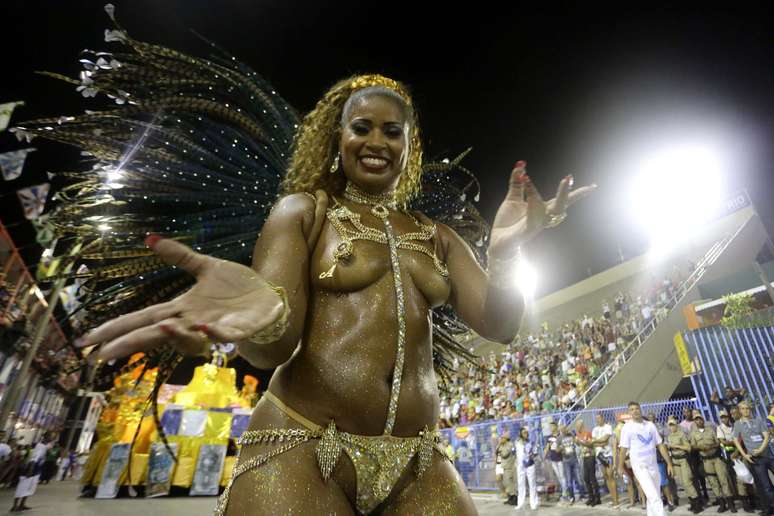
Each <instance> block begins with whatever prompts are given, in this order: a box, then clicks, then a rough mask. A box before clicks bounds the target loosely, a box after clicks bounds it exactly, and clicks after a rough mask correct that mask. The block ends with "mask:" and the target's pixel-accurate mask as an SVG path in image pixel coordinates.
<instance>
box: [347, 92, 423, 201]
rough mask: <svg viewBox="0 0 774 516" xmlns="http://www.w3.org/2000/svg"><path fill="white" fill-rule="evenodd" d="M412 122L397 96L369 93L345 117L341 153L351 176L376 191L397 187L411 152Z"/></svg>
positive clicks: (358, 183)
mask: <svg viewBox="0 0 774 516" xmlns="http://www.w3.org/2000/svg"><path fill="white" fill-rule="evenodd" d="M408 131H409V124H408V121H407V116H406V113H405V109H404V107H403V106H401V105H400V103H399V101H398V100H397V99H393V98H389V97H386V96H384V95H378V94H373V95H368V96H365V97H362V98H360V99H358V100H356V101H355V102H354V103H353V105H352V107H351V109H349V110H347V111H345V116H344V119H343V120H342V128H341V138H340V140H339V152H340V153H341V166H342V168H343V169H344V174H345V175H346V177H347V179H348V180H349V181H351V182H352V183H354V184H355V185H356V186H358V187H359V188H360V189H361V190H364V191H366V192H368V193H372V194H380V193H387V192H390V191H393V190H395V187H396V186H397V185H398V181H399V180H400V176H401V173H402V171H403V166H404V163H405V159H406V157H405V155H406V153H408Z"/></svg>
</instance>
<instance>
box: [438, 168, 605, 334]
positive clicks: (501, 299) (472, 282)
mask: <svg viewBox="0 0 774 516" xmlns="http://www.w3.org/2000/svg"><path fill="white" fill-rule="evenodd" d="M525 167H526V163H524V162H519V163H517V165H516V167H515V168H514V169H513V172H512V173H511V177H510V181H509V185H508V193H507V194H506V196H505V200H503V202H502V204H501V205H500V208H499V209H498V210H497V214H496V215H495V220H494V223H493V224H492V234H491V237H490V245H489V249H488V255H489V271H488V272H485V271H484V270H483V269H482V268H481V267H480V266H479V265H478V263H477V262H476V260H475V258H474V256H473V253H472V251H471V250H470V248H468V246H467V245H466V244H465V242H464V241H463V240H462V239H461V238H460V237H459V235H457V234H456V233H455V232H454V231H452V230H451V229H450V228H448V227H446V226H443V225H439V227H440V235H441V239H442V241H443V244H444V248H445V251H446V262H447V266H448V268H449V277H450V280H451V286H452V291H451V296H450V299H449V304H451V306H452V308H454V310H455V311H456V312H457V313H458V314H459V315H460V316H461V317H462V319H463V320H464V321H465V322H466V323H467V324H468V325H469V326H470V327H471V328H472V329H473V330H474V331H475V332H476V333H478V334H479V335H481V336H482V337H484V338H486V339H489V340H494V341H497V342H502V343H507V342H510V341H512V340H513V338H514V337H515V336H516V333H517V331H518V329H519V327H520V326H521V321H522V317H523V314H524V308H525V300H524V294H523V292H522V291H521V290H520V287H522V285H519V284H518V282H517V268H518V259H519V252H520V246H521V245H523V244H525V243H526V242H527V241H529V240H530V239H531V238H533V237H534V236H535V235H537V234H538V233H539V232H540V231H542V230H543V229H544V228H545V227H547V226H548V225H549V224H551V221H561V220H562V219H563V218H564V216H565V214H566V210H567V207H568V206H569V205H570V204H572V203H573V202H575V201H577V200H579V199H581V198H582V197H585V196H586V195H588V194H590V193H591V192H592V191H593V190H594V188H596V186H595V185H592V186H587V187H583V188H579V189H577V190H574V191H570V190H571V188H572V177H571V176H567V177H565V178H564V179H563V180H562V181H561V182H560V184H559V190H558V192H557V195H556V197H555V198H554V199H551V200H550V201H547V202H546V201H543V199H542V197H541V196H540V193H539V192H538V191H537V189H536V188H535V186H534V185H533V184H532V182H531V180H530V179H529V177H528V176H527V175H526V169H525Z"/></svg>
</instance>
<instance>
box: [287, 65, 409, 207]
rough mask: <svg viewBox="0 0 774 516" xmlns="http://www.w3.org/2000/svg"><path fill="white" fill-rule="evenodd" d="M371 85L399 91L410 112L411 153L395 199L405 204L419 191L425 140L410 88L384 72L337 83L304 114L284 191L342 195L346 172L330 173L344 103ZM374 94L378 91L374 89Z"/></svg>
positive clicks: (288, 192)
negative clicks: (383, 74)
mask: <svg viewBox="0 0 774 516" xmlns="http://www.w3.org/2000/svg"><path fill="white" fill-rule="evenodd" d="M372 87H386V88H388V89H390V90H392V91H394V92H395V93H397V94H398V96H399V97H400V99H402V100H403V102H405V104H406V105H405V107H406V108H407V111H408V112H409V118H410V120H409V125H410V129H409V131H410V132H409V137H408V146H409V154H408V159H407V160H406V167H405V169H404V170H403V173H402V174H401V176H400V180H399V181H398V186H397V188H396V190H395V199H396V201H397V202H398V204H399V205H401V206H403V207H405V206H406V205H407V204H408V203H409V201H411V199H412V198H413V197H415V196H416V195H417V194H418V193H419V190H420V186H421V176H422V143H421V141H420V139H419V124H418V121H417V115H416V111H415V110H414V109H413V106H412V102H411V97H410V96H409V94H408V90H407V88H406V87H405V86H404V85H403V84H401V83H399V82H397V81H394V80H392V79H389V78H387V77H383V76H381V75H357V76H353V77H349V78H347V79H344V80H341V81H339V82H337V83H336V84H334V85H333V87H332V88H331V89H329V90H328V91H327V92H326V93H325V95H324V96H323V98H322V99H320V101H319V102H318V103H317V105H316V106H315V108H314V109H313V110H312V111H311V112H309V113H308V114H307V115H306V116H305V117H304V119H303V121H302V122H301V125H300V127H299V128H298V131H297V132H296V135H295V138H294V139H293V155H292V156H291V158H290V167H289V168H288V173H287V174H286V176H285V179H284V181H283V183H282V192H283V193H285V194H290V193H297V192H310V193H314V192H315V191H316V190H325V191H326V192H327V193H329V194H339V193H341V192H342V191H343V190H344V186H345V185H346V178H345V177H344V174H331V173H330V168H331V165H332V163H333V159H334V157H335V156H336V153H337V151H338V140H337V137H338V135H339V127H340V124H341V120H342V114H343V112H344V106H345V104H346V103H347V100H348V99H349V98H350V96H351V95H352V94H353V93H354V92H356V91H358V90H361V89H364V88H372ZM374 94H375V95H378V94H379V93H378V92H376V91H375V92H374Z"/></svg>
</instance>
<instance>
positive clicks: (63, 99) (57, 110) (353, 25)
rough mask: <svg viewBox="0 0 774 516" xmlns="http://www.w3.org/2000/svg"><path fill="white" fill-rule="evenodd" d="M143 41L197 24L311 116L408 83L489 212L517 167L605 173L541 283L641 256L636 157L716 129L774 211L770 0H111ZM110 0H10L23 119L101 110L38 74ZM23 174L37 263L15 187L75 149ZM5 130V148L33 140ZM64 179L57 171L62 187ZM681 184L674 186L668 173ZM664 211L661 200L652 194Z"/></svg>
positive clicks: (70, 49) (9, 51)
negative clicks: (356, 86) (580, 0)
mask: <svg viewBox="0 0 774 516" xmlns="http://www.w3.org/2000/svg"><path fill="white" fill-rule="evenodd" d="M114 3H115V5H116V13H117V17H118V20H119V22H120V23H121V24H122V25H123V26H124V27H125V28H126V29H127V30H128V31H129V33H130V34H131V35H132V36H133V37H135V38H136V39H140V40H146V41H151V42H155V43H160V44H163V45H167V46H170V47H173V48H175V49H178V50H182V51H185V52H189V53H194V54H195V53H201V52H206V49H205V46H204V44H203V43H201V42H200V41H199V40H198V39H197V37H196V36H195V35H194V34H192V33H191V32H190V31H189V29H194V30H196V31H197V32H199V33H200V34H202V35H204V36H206V37H207V38H209V39H212V40H213V41H215V42H217V43H219V44H220V45H221V46H222V47H224V48H226V49H227V50H229V51H230V52H231V53H233V54H234V55H236V56H237V57H238V58H240V59H241V60H243V61H244V62H246V63H247V64H249V65H250V66H252V67H253V68H254V69H255V70H257V71H258V72H259V73H260V74H262V75H264V76H265V77H267V78H268V79H269V80H270V81H271V82H272V83H273V84H274V85H275V87H276V88H277V90H278V91H279V92H280V93H281V94H283V95H284V96H285V98H286V99H287V100H288V101H290V103H291V104H293V105H294V106H296V107H297V108H298V109H299V110H301V111H307V110H309V109H310V108H311V107H312V106H313V105H314V103H315V102H316V101H317V99H318V98H319V97H320V96H321V95H322V93H323V92H324V91H325V90H326V88H327V87H328V86H330V85H331V84H332V83H333V82H335V81H336V80H337V79H340V78H342V77H344V76H346V75H349V74H352V73H356V72H379V73H383V74H386V75H389V76H391V77H393V78H396V79H399V80H401V81H404V82H406V83H408V84H409V85H410V86H411V88H412V90H413V93H414V96H415V101H416V104H417V105H418V107H419V110H420V117H421V123H422V129H423V133H424V139H425V145H426V149H427V155H428V156H429V157H435V156H446V155H455V154H457V153H459V152H461V151H463V150H464V149H465V148H467V147H469V146H472V147H473V148H474V150H473V152H472V153H471V154H470V156H469V157H468V158H467V161H466V164H467V166H468V167H469V168H471V169H472V170H473V171H474V172H476V174H477V175H478V177H479V179H480V180H481V182H482V184H483V194H482V197H481V202H480V210H481V211H482V213H483V214H484V215H485V217H487V218H488V219H489V220H491V218H492V217H493V215H494V212H495V210H496V208H497V205H498V203H499V202H500V200H501V199H502V197H503V195H504V190H505V188H506V186H507V178H508V174H509V171H510V169H511V166H512V165H513V163H514V162H515V161H516V160H518V159H525V160H527V161H528V163H529V173H530V175H531V176H532V178H533V180H534V182H535V183H536V184H537V186H538V188H539V189H540V190H541V191H542V192H543V194H544V196H552V195H553V193H554V190H555V188H556V185H557V183H558V181H559V179H560V178H561V177H563V176H564V175H566V174H568V173H572V174H574V176H575V180H576V185H578V186H580V185H583V184H588V183H592V182H595V183H598V184H599V189H598V191H597V192H596V193H595V194H594V196H593V197H592V198H589V199H587V200H586V201H584V202H583V203H582V204H579V205H577V206H575V207H573V208H572V209H571V211H570V217H569V218H568V220H567V222H566V223H564V224H563V225H562V226H560V227H559V228H558V229H556V230H551V231H548V232H545V233H544V234H543V235H541V236H540V237H539V238H538V239H537V240H536V241H535V242H533V243H532V244H530V246H529V248H528V252H529V256H530V257H531V259H532V261H533V262H534V263H535V265H536V267H537V269H538V271H539V274H540V280H539V281H540V282H539V287H538V295H541V294H545V293H548V292H551V291H554V290H557V289H559V288H561V287H564V286H567V285H569V284H572V283H575V282H577V281H578V280H580V279H583V278H585V277H587V276H588V275H589V274H590V273H596V272H599V271H601V270H604V269H606V268H608V267H610V266H611V265H613V264H615V263H616V262H617V261H618V259H619V247H620V251H621V252H622V253H623V255H624V257H625V258H627V259H628V258H631V257H632V256H634V255H637V254H640V253H642V252H644V251H645V249H646V245H647V240H646V237H645V235H644V233H643V232H642V230H641V227H640V226H639V225H638V224H637V223H636V221H635V220H634V219H633V217H632V215H631V213H630V210H628V207H629V205H630V203H631V195H632V193H631V184H632V180H633V177H634V173H635V169H636V166H635V164H636V162H637V161H638V160H640V159H642V158H643V157H644V156H647V155H648V154H649V153H651V152H657V150H658V148H659V147H663V146H664V145H666V144H669V143H674V142H679V141H680V139H681V138H687V139H690V140H692V141H695V140H697V139H698V140H703V139H706V141H707V142H708V144H709V145H712V146H714V147H715V148H716V150H717V152H718V153H719V155H722V156H724V159H723V163H724V170H723V173H724V181H725V189H726V191H727V192H728V193H731V192H734V191H736V190H738V189H740V188H746V189H748V190H749V192H750V194H751V196H752V198H753V201H754V202H755V203H756V206H757V208H758V210H759V212H760V213H761V215H762V217H763V219H764V221H765V222H766V224H767V225H768V226H769V227H771V226H772V224H774V208H773V207H772V206H771V203H770V202H769V199H770V197H771V194H772V192H774V179H772V172H773V170H772V168H774V167H772V162H774V150H772V146H771V142H772V137H774V116H773V115H774V103H772V102H771V96H772V93H771V92H772V91H774V66H773V65H774V63H772V51H774V40H773V39H772V30H771V27H772V18H771V17H769V16H768V15H767V14H766V13H765V10H764V7H763V6H764V5H765V4H760V6H758V5H757V4H749V3H748V4H744V5H742V4H740V6H739V7H738V8H737V9H727V10H712V9H711V8H709V7H708V6H707V5H706V4H704V5H700V4H697V5H696V7H686V6H683V7H681V8H679V9H677V10H675V9H673V8H669V9H667V8H662V7H658V6H655V5H654V6H652V7H651V8H650V9H647V10H634V9H619V10H610V9H605V10H603V9H589V8H587V7H586V8H584V9H582V10H581V9H578V10H569V9H568V10H554V11H552V10H547V9H535V8H532V7H530V8H525V7H520V6H518V5H512V6H510V7H506V6H505V5H500V4H496V3H486V2H476V3H465V2H463V3H461V4H459V5H460V6H459V7H453V6H452V3H451V2H449V3H446V4H434V5H430V4H422V3H421V2H412V3H405V2H380V3H367V2H335V3H331V6H330V7H325V6H323V5H322V4H323V3H322V2H298V1H278V0H262V1H247V0H240V1H237V0H228V1H218V2H213V1H209V2H205V1H204V0H185V1H184V0H165V1H159V0H133V1H131V2H129V1H120V0H119V1H116V2H114ZM102 6H103V2H98V1H84V0H82V1H67V2H54V1H53V0H52V1H50V2H35V1H24V2H22V1H10V2H9V1H8V0H6V1H4V2H3V6H2V8H0V9H1V12H2V16H1V17H2V19H3V20H4V22H3V25H2V29H0V42H1V43H2V49H3V53H2V56H3V68H2V70H3V71H2V80H0V102H9V101H13V100H24V101H25V102H26V106H25V107H22V108H18V109H17V111H16V112H15V114H14V118H13V121H14V122H17V123H18V122H20V121H23V120H25V119H29V118H35V117H40V116H52V115H60V114H71V113H78V112H81V111H83V110H84V109H87V108H91V109H96V108H97V107H98V106H100V105H101V102H102V101H101V100H97V101H95V100H94V99H88V100H87V99H83V98H82V97H81V96H80V95H79V94H78V93H76V92H75V91H74V86H72V85H69V84H66V83H61V82H58V81H55V80H53V79H49V78H46V77H42V76H38V75H35V74H34V73H33V72H34V70H50V71H57V72H61V73H64V74H66V75H69V76H73V77H74V76H77V74H78V72H79V71H80V69H81V67H80V66H79V64H78V52H79V51H80V50H81V49H83V48H92V49H102V50H106V49H107V50H109V49H111V48H113V49H117V45H116V44H114V43H112V44H107V43H104V41H103V32H104V29H105V28H110V27H111V26H110V22H109V20H108V18H107V16H106V15H105V14H104V12H103V10H102ZM34 145H35V146H37V147H38V148H39V151H38V152H36V153H33V154H30V155H29V156H28V161H27V166H26V167H25V172H24V174H23V175H22V176H21V177H20V178H19V179H17V180H15V181H13V182H2V183H0V187H1V188H2V192H0V195H2V196H1V197H0V218H1V219H2V221H3V223H4V224H6V225H7V226H10V229H11V231H12V234H13V236H14V238H15V240H16V243H17V245H19V246H20V247H21V248H22V250H23V253H24V257H25V261H27V263H29V264H34V263H36V262H37V261H38V259H39V254H40V248H39V247H37V246H36V245H35V244H34V232H33V231H32V228H31V226H30V225H29V223H27V222H25V221H24V218H23V215H22V211H21V208H20V207H19V203H18V200H17V199H16V196H15V194H14V191H15V190H17V189H19V188H21V187H24V186H27V185H32V184H37V183H40V182H43V181H45V180H46V176H45V171H46V170H62V169H72V168H77V167H78V155H77V153H76V152H73V151H70V150H67V149H64V148H62V147H61V146H58V145H54V144H46V143H45V142H37V141H36V142H35V143H34ZM24 146H25V145H24V144H21V143H18V142H16V140H15V138H14V137H13V136H12V135H11V134H9V133H7V132H6V133H0V152H3V151H8V150H13V149H16V148H22V147H24ZM54 187H56V184H55V185H54ZM664 188H668V185H664ZM652 203H653V209H654V210H658V209H663V206H662V205H660V203H659V199H658V198H654V199H652Z"/></svg>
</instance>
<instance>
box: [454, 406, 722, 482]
mask: <svg viewBox="0 0 774 516" xmlns="http://www.w3.org/2000/svg"><path fill="white" fill-rule="evenodd" d="M685 407H690V408H692V409H693V408H699V409H701V410H702V411H703V412H704V413H705V417H707V415H708V414H709V412H708V410H707V408H706V407H700V406H699V405H698V401H697V400H696V399H695V398H694V399H685V400H672V401H660V402H653V403H642V406H641V408H642V414H643V417H647V416H648V415H649V414H651V413H652V414H653V415H654V416H655V420H656V424H657V425H659V426H661V427H663V426H664V425H666V421H667V418H668V417H669V416H675V417H676V418H677V419H678V420H682V413H683V409H685ZM626 411H627V407H625V406H618V407H606V408H597V409H586V410H577V411H574V412H554V413H551V414H541V415H535V416H527V417H524V418H520V419H504V420H495V421H486V422H484V423H476V424H472V425H467V426H457V427H454V428H444V429H442V430H441V435H442V436H443V438H444V440H445V441H446V442H447V443H448V444H450V445H451V447H452V449H453V452H454V453H453V455H454V457H453V460H454V465H455V467H456V468H457V470H458V471H459V473H460V475H461V476H462V479H463V481H464V482H465V485H467V486H468V488H470V489H476V490H484V491H494V490H497V489H498V485H497V481H496V476H495V465H496V462H497V453H496V451H497V441H498V440H499V438H500V436H501V435H502V434H503V433H504V432H505V431H508V432H509V433H510V435H511V438H512V440H515V439H516V437H517V436H518V435H519V434H518V432H519V430H520V429H521V428H523V427H526V428H527V429H529V432H530V441H531V442H532V443H534V444H536V445H537V448H538V450H539V451H538V453H537V457H536V459H535V462H536V477H537V482H536V483H537V485H538V490H540V491H545V490H547V489H549V487H550V486H553V487H556V485H557V482H556V479H555V478H554V477H553V473H552V472H551V471H550V470H551V468H550V467H544V461H543V447H544V445H545V442H546V438H547V436H548V433H549V431H550V430H549V427H548V423H549V422H551V421H557V422H560V423H564V424H567V422H570V421H575V420H582V421H583V422H584V424H585V426H586V428H587V429H588V430H591V429H592V428H593V427H594V426H596V421H595V420H596V415H597V414H602V417H603V418H604V419H605V422H606V423H610V424H611V425H613V427H615V424H616V420H617V416H618V415H619V414H622V413H625V412H626ZM463 448H464V449H463ZM600 485H602V484H600Z"/></svg>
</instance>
